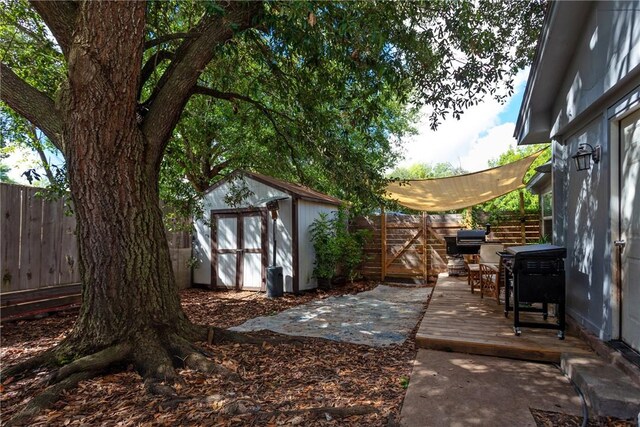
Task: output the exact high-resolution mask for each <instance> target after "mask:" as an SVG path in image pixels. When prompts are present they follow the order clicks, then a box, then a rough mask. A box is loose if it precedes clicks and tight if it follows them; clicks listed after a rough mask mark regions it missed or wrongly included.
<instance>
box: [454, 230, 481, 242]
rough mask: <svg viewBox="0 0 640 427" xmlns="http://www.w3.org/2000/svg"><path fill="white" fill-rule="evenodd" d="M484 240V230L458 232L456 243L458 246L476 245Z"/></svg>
mask: <svg viewBox="0 0 640 427" xmlns="http://www.w3.org/2000/svg"><path fill="white" fill-rule="evenodd" d="M484 240H485V231H484V230H458V234H457V243H458V246H461V245H465V244H471V245H478V244H480V243H482V242H484Z"/></svg>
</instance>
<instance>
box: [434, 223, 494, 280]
mask: <svg viewBox="0 0 640 427" xmlns="http://www.w3.org/2000/svg"><path fill="white" fill-rule="evenodd" d="M486 234H487V233H486V231H485V230H459V231H458V232H457V233H456V235H455V236H444V240H445V242H446V248H447V260H448V262H447V271H448V273H449V276H464V275H465V274H467V268H466V267H465V263H464V258H463V255H478V253H479V252H480V245H482V244H483V243H485V241H486Z"/></svg>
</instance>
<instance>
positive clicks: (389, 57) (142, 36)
mask: <svg viewBox="0 0 640 427" xmlns="http://www.w3.org/2000/svg"><path fill="white" fill-rule="evenodd" d="M7 6H8V7H7V8H6V10H5V11H3V12H2V14H1V15H0V17H1V18H2V22H1V23H2V25H5V26H12V27H14V28H15V29H16V34H17V33H20V34H21V36H20V37H16V38H15V40H12V42H11V43H8V44H6V45H5V46H3V52H2V55H3V56H2V63H1V65H0V67H1V68H0V72H1V79H2V80H1V84H0V97H1V99H2V100H3V101H4V102H5V103H6V104H7V105H8V106H9V107H10V108H11V109H12V110H13V111H14V112H15V113H17V114H19V115H21V116H22V117H24V118H26V119H27V120H28V121H29V122H31V123H32V124H33V125H34V126H36V127H37V128H38V129H39V131H41V132H42V133H43V134H44V135H46V137H47V138H48V140H49V141H50V142H51V143H52V144H53V145H55V146H56V147H57V148H58V149H59V150H60V152H61V153H62V154H63V156H64V159H65V162H66V166H67V171H68V180H69V186H70V191H71V195H72V199H73V205H74V210H75V213H76V216H77V223H78V229H77V238H78V243H79V251H80V254H79V256H80V270H81V277H82V283H83V302H82V307H81V310H80V314H79V317H78V320H77V322H76V324H75V326H74V328H73V330H72V332H71V333H70V335H69V336H68V337H66V338H65V339H64V340H63V341H62V342H61V343H60V344H59V345H58V346H56V347H55V348H53V349H51V350H49V351H47V352H45V353H44V354H42V355H40V356H37V357H36V358H34V359H32V360H28V361H25V362H24V363H21V364H20V365H18V366H16V367H13V368H10V369H8V370H7V371H6V372H5V375H19V374H23V373H25V372H27V371H29V370H31V369H34V368H37V367H40V366H46V367H50V368H54V371H53V374H52V376H51V381H50V383H51V384H52V385H51V387H50V388H49V389H47V391H45V394H44V395H43V396H42V397H41V398H39V399H38V398H36V399H34V401H33V402H32V403H31V404H30V406H29V407H28V408H27V409H26V410H25V411H24V412H23V413H22V414H20V415H19V416H18V418H17V419H16V420H15V421H18V420H23V419H25V417H28V416H29V415H31V414H33V413H34V411H36V410H37V409H39V408H40V407H42V406H44V405H46V404H48V403H50V401H51V400H52V397H55V395H56V393H59V392H60V390H62V389H64V388H68V387H72V386H73V385H75V384H76V383H77V382H78V381H80V380H82V379H84V378H88V377H91V376H93V375H96V374H99V373H100V372H102V371H104V370H105V369H107V368H111V367H113V366H121V365H124V364H127V363H132V364H134V365H135V367H136V369H137V370H138V371H139V372H140V374H141V375H142V376H143V378H145V382H146V384H147V388H148V390H149V391H151V392H156V393H165V394H172V393H174V390H173V388H172V387H171V386H172V384H173V382H174V381H175V380H176V379H177V378H176V373H175V370H174V368H175V366H176V365H177V364H178V363H179V364H181V365H182V364H184V365H186V366H188V367H191V368H193V369H202V370H206V371H210V372H215V373H218V374H221V375H231V374H230V373H228V372H225V371H224V370H223V369H222V368H220V367H216V366H215V365H214V364H213V363H212V362H211V361H209V359H208V358H207V357H205V355H204V354H203V352H201V351H200V350H199V349H198V348H197V347H196V346H195V345H194V342H197V341H198V340H206V339H207V336H208V335H209V338H211V329H208V328H206V327H203V326H199V325H193V324H192V323H191V322H189V320H188V319H187V318H186V316H185V315H184V313H183V311H182V309H181V307H180V301H179V297H178V292H177V289H176V285H175V283H174V279H173V274H172V271H171V263H170V259H169V251H168V247H167V244H166V239H165V235H164V229H163V224H162V216H161V211H160V208H159V186H158V180H159V173H160V168H161V163H162V160H163V156H165V154H166V152H167V146H168V144H169V142H170V141H171V139H172V137H173V136H174V131H175V129H176V126H178V124H179V123H180V120H181V117H182V114H183V111H184V109H185V107H186V106H187V104H188V103H189V102H190V100H191V99H192V98H193V97H200V96H206V97H212V98H214V99H216V100H219V101H223V102H228V103H230V105H232V106H233V105H237V104H244V105H251V106H253V107H255V108H257V109H258V110H259V111H260V113H261V114H263V115H264V117H266V118H267V119H268V120H269V122H270V123H271V125H272V126H273V129H274V130H275V132H276V133H278V132H284V130H286V129H287V128H288V129H289V131H288V132H287V135H285V137H283V138H282V139H281V141H282V144H283V145H284V146H285V147H286V146H287V144H296V146H295V147H294V148H293V149H290V150H289V151H290V154H291V156H290V159H289V160H290V161H292V162H298V163H300V164H302V165H303V166H304V168H307V169H306V170H313V168H320V169H323V170H329V171H331V170H332V166H333V164H334V162H338V161H339V162H342V164H344V165H345V167H349V169H348V170H346V171H342V172H341V171H337V172H336V171H334V172H333V173H342V174H344V175H347V176H349V177H351V178H352V179H353V178H354V177H357V176H358V165H359V164H362V163H363V162H370V161H371V162H375V161H376V159H375V158H367V157H366V156H364V157H362V156H356V155H353V152H352V151H350V150H342V149H341V147H342V144H349V143H350V141H352V140H351V139H350V133H353V135H356V133H359V135H366V134H367V132H372V133H374V132H377V131H378V130H379V129H376V126H375V123H381V122H380V121H379V120H380V119H381V117H382V116H383V115H384V114H385V111H381V109H380V107H379V105H380V104H379V103H380V102H381V101H383V102H398V103H400V104H403V103H406V102H408V101H413V102H415V103H418V104H420V103H426V104H429V105H430V106H431V107H432V110H433V115H432V117H431V119H432V122H433V123H434V125H435V124H437V122H438V120H439V118H441V117H442V116H443V115H445V114H451V113H452V114H454V115H459V114H461V112H462V111H463V110H464V109H465V108H466V107H467V106H469V105H471V104H473V103H474V102H477V100H478V99H479V98H480V97H481V96H483V95H484V94H486V93H490V94H495V93H497V92H496V88H497V87H498V86H500V85H503V84H506V85H507V86H509V85H510V82H511V79H512V77H513V75H514V74H515V72H516V71H517V70H518V69H520V68H521V67H523V66H524V65H526V64H527V62H528V61H529V60H530V58H531V56H532V52H533V49H534V43H535V39H536V37H537V32H538V31H539V27H540V25H541V18H542V10H543V5H542V4H541V3H539V2H529V1H512V2H493V1H484V0H481V1H476V2H466V1H458V2H449V1H430V2H377V1H367V2H345V3H338V2H310V1H309V2H302V1H301V2H258V1H254V2H239V1H219V2H218V1H207V2H180V1H166V2H164V1H150V2H142V1H132V2H128V1H109V2H99V1H73V0H59V1H31V2H29V3H28V4H27V3H23V2H22V1H19V0H18V1H14V2H10V3H8V4H7ZM14 41H15V43H14ZM39 58H44V59H43V60H44V61H50V63H49V65H51V70H49V68H47V69H48V70H49V71H51V72H47V73H45V74H44V75H39V74H37V73H34V72H33V66H30V61H35V60H40V59H39ZM245 61H253V63H255V64H260V70H253V71H252V70H251V67H246V66H243V65H246V62H245ZM234 64H235V66H234ZM265 70H268V71H269V73H270V74H269V75H271V76H272V77H273V81H272V82H271V83H272V84H269V85H266V86H264V85H263V86H261V85H260V84H256V85H251V84H247V82H251V79H252V78H260V79H264V78H265V77H264V73H265ZM240 74H242V75H240ZM240 77H242V79H241V81H242V82H243V83H242V84H239V83H237V82H238V81H240V80H238V78H240ZM278 82H279V84H278ZM505 82H506V83H505ZM258 83H260V82H258ZM293 89H295V90H293ZM243 90H246V91H247V92H244V93H243V92H242V91H243ZM389 94H393V97H391V98H390V97H389ZM314 97H317V98H316V99H321V100H323V102H304V101H305V100H307V101H308V100H312V99H314ZM256 98H259V99H256ZM272 100H278V101H277V102H272ZM216 125H217V126H225V125H226V124H225V122H224V121H222V122H218V123H216ZM247 126H251V124H250V123H248V124H247ZM306 129H314V132H313V133H312V134H313V135H316V136H317V135H324V136H323V137H322V138H316V137H313V138H312V137H309V135H308V134H307V133H306V132H305V130H306ZM212 131H215V129H212ZM336 134H339V135H338V136H339V137H336ZM286 136H288V137H286ZM362 140H363V141H366V140H367V139H366V138H364V139H362ZM372 141H373V140H372ZM375 141H380V139H375ZM437 143H442V142H437ZM363 147H364V149H360V151H359V152H361V153H366V152H367V148H366V145H365V146H363ZM361 148H362V147H361ZM370 149H371V150H375V147H374V146H372V147H370ZM381 166H384V164H381ZM373 169H375V168H368V169H367V168H365V167H363V168H362V170H373ZM383 172H384V171H382V170H381V171H380V174H382V173H383ZM374 180H375V177H369V176H367V175H366V174H363V175H362V176H360V177H359V178H358V180H354V182H355V181H358V182H356V184H360V183H363V185H369V184H371V183H372V181H374ZM354 185H355V184H354ZM218 333H219V334H224V333H223V332H222V331H216V334H214V335H215V336H217V334H218Z"/></svg>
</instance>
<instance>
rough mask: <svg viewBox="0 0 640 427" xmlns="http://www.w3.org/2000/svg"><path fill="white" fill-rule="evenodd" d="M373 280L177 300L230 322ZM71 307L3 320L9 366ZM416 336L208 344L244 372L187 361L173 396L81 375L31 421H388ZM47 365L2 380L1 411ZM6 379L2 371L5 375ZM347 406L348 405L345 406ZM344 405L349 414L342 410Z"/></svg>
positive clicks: (6, 412)
mask: <svg viewBox="0 0 640 427" xmlns="http://www.w3.org/2000/svg"><path fill="white" fill-rule="evenodd" d="M374 286H375V283H364V282H363V283H355V284H353V285H349V284H347V285H344V286H343V287H339V288H336V289H333V290H330V291H316V292H309V293H305V294H303V295H301V296H295V297H294V296H290V295H285V296H284V297H283V298H279V299H268V298H266V297H265V296H264V294H259V293H254V292H211V291H206V290H198V289H189V290H185V291H182V292H181V296H182V301H183V307H184V309H185V312H186V313H187V315H188V316H189V317H190V319H191V320H192V321H193V322H195V323H208V324H215V325H217V326H221V327H230V326H235V325H239V324H241V323H243V322H244V321H246V320H248V319H250V318H253V317H256V316H264V315H269V314H275V313H277V312H280V311H282V310H286V309H287V308H289V307H292V306H295V305H299V304H304V303H306V302H309V301H311V300H313V299H318V298H326V297H329V296H332V295H341V294H346V293H356V292H362V291H365V290H369V289H371V288H373V287H374ZM75 316H76V313H75V312H66V313H58V314H54V315H51V316H49V317H46V318H43V319H38V320H28V321H19V322H14V323H8V324H4V325H2V328H1V333H2V343H1V358H2V364H3V366H9V365H11V364H13V363H15V362H16V361H19V360H22V359H23V358H25V357H28V356H31V355H33V354H36V353H38V352H39V351H42V350H45V349H47V348H49V347H51V346H52V345H54V344H55V343H57V342H58V341H60V340H61V339H62V338H63V337H64V336H65V334H66V333H67V332H68V331H69V330H70V328H71V327H72V325H73V321H74V319H75ZM414 335H415V331H414V334H412V338H410V339H409V340H407V341H406V342H405V343H404V344H403V345H400V346H391V347H387V348H371V347H367V346H363V345H353V344H345V343H338V342H332V341H327V340H323V339H305V340H304V341H303V342H302V343H297V344H296V343H292V344H279V345H277V346H272V345H263V346H255V345H240V344H229V345H215V346H208V345H206V344H204V347H205V348H206V350H207V351H209V352H211V353H212V354H213V355H214V359H215V360H216V361H217V362H219V363H221V364H223V365H224V366H226V367H227V368H230V369H232V370H234V371H236V372H237V373H239V374H240V376H241V377H242V378H243V381H242V382H241V383H231V382H225V381H224V380H222V379H221V377H218V376H208V375H205V374H201V373H198V372H194V371H190V370H180V374H181V375H182V377H183V378H184V379H185V381H184V384H182V385H179V386H178V387H177V389H178V393H179V396H180V398H179V399H176V400H174V401H166V400H165V399H160V398H154V397H152V396H149V395H147V393H145V391H144V389H143V385H142V381H141V378H140V377H139V375H138V374H137V373H135V372H134V371H133V368H132V367H130V369H129V370H128V371H126V372H120V373H113V374H110V375H106V376H102V377H99V378H96V379H93V380H89V381H84V382H82V383H80V386H79V388H78V389H76V390H74V391H71V392H69V393H67V394H66V395H65V396H64V398H63V399H61V400H60V401H59V402H58V403H57V404H56V405H55V407H54V408H53V409H51V410H48V411H46V412H45V413H43V414H42V415H41V416H39V417H37V418H35V419H34V420H32V422H31V424H30V425H40V426H44V425H47V426H58V425H104V426H115V425H215V426H235V425H237V426H245V425H260V426H264V425H266V426H278V425H301V426H308V425H327V426H331V425H340V426H363V425H367V426H387V425H389V424H391V425H393V424H394V423H395V421H394V420H395V419H397V417H398V415H399V413H400V409H401V404H402V400H403V398H404V392H405V388H406V386H407V381H408V378H409V374H410V373H411V364H412V361H413V359H414V356H415V346H414V342H413V336H414ZM45 377H46V372H41V373H40V374H39V375H38V376H36V377H35V378H30V379H26V380H22V381H18V382H15V383H11V384H5V385H4V386H2V394H1V399H0V404H1V405H2V413H1V418H0V419H1V420H2V421H6V420H7V419H9V418H10V417H11V416H12V415H13V414H14V413H15V412H16V411H17V410H19V409H20V408H21V407H22V406H23V405H24V404H25V403H26V402H27V401H28V400H29V399H30V398H31V397H33V396H34V395H36V394H37V393H38V392H39V391H40V390H42V385H41V380H42V379H43V378H45ZM3 381H4V379H3ZM371 406H372V407H374V408H375V409H376V410H377V412H376V413H371V414H366V415H353V416H347V417H345V416H344V415H345V414H343V413H340V412H337V413H334V414H333V415H332V413H330V412H327V411H325V412H322V411H310V410H309V409H312V408H334V407H338V408H352V410H354V411H355V412H357V411H358V410H359V409H361V408H366V407H371ZM347 411H348V410H347ZM347 415H348V414H347Z"/></svg>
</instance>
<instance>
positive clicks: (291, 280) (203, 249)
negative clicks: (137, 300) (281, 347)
mask: <svg viewBox="0 0 640 427" xmlns="http://www.w3.org/2000/svg"><path fill="white" fill-rule="evenodd" d="M274 199H277V200H278V205H279V211H278V219H277V220H276V221H275V224H276V226H275V229H276V230H275V231H276V232H275V237H276V252H277V253H276V256H277V261H276V264H277V265H279V266H282V268H283V275H284V291H285V292H294V293H296V292H298V291H302V290H308V289H313V288H315V287H316V286H317V284H316V280H315V279H314V278H312V277H311V276H312V273H313V264H314V259H315V252H314V250H313V244H312V243H311V240H310V233H309V226H310V225H311V224H312V223H313V221H314V220H315V219H316V218H318V217H319V216H320V214H321V213H327V214H331V213H334V212H336V211H337V210H338V207H339V206H340V204H341V203H342V202H341V200H339V199H336V198H334V197H331V196H328V195H326V194H322V193H319V192H317V191H314V190H311V189H310V188H307V187H304V186H301V185H298V184H293V183H290V182H286V181H282V180H280V179H276V178H273V177H269V176H265V175H260V174H257V173H252V172H246V171H236V172H233V173H232V174H230V175H229V176H228V177H227V178H225V179H223V180H221V181H220V182H218V183H216V184H215V185H214V186H212V187H211V188H210V189H209V190H207V192H206V193H205V195H204V199H203V205H204V206H203V207H204V212H203V217H202V218H198V219H196V220H195V236H194V242H193V256H194V258H195V259H196V260H197V262H196V265H195V266H194V269H193V284H194V285H196V286H205V287H208V288H211V289H216V288H218V289H224V288H226V289H238V290H239V289H244V290H256V291H257V290H265V289H266V277H267V266H269V265H272V263H273V236H274V233H273V225H274V221H273V220H272V218H271V215H270V213H269V211H268V210H267V207H266V202H267V201H269V200H274Z"/></svg>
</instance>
